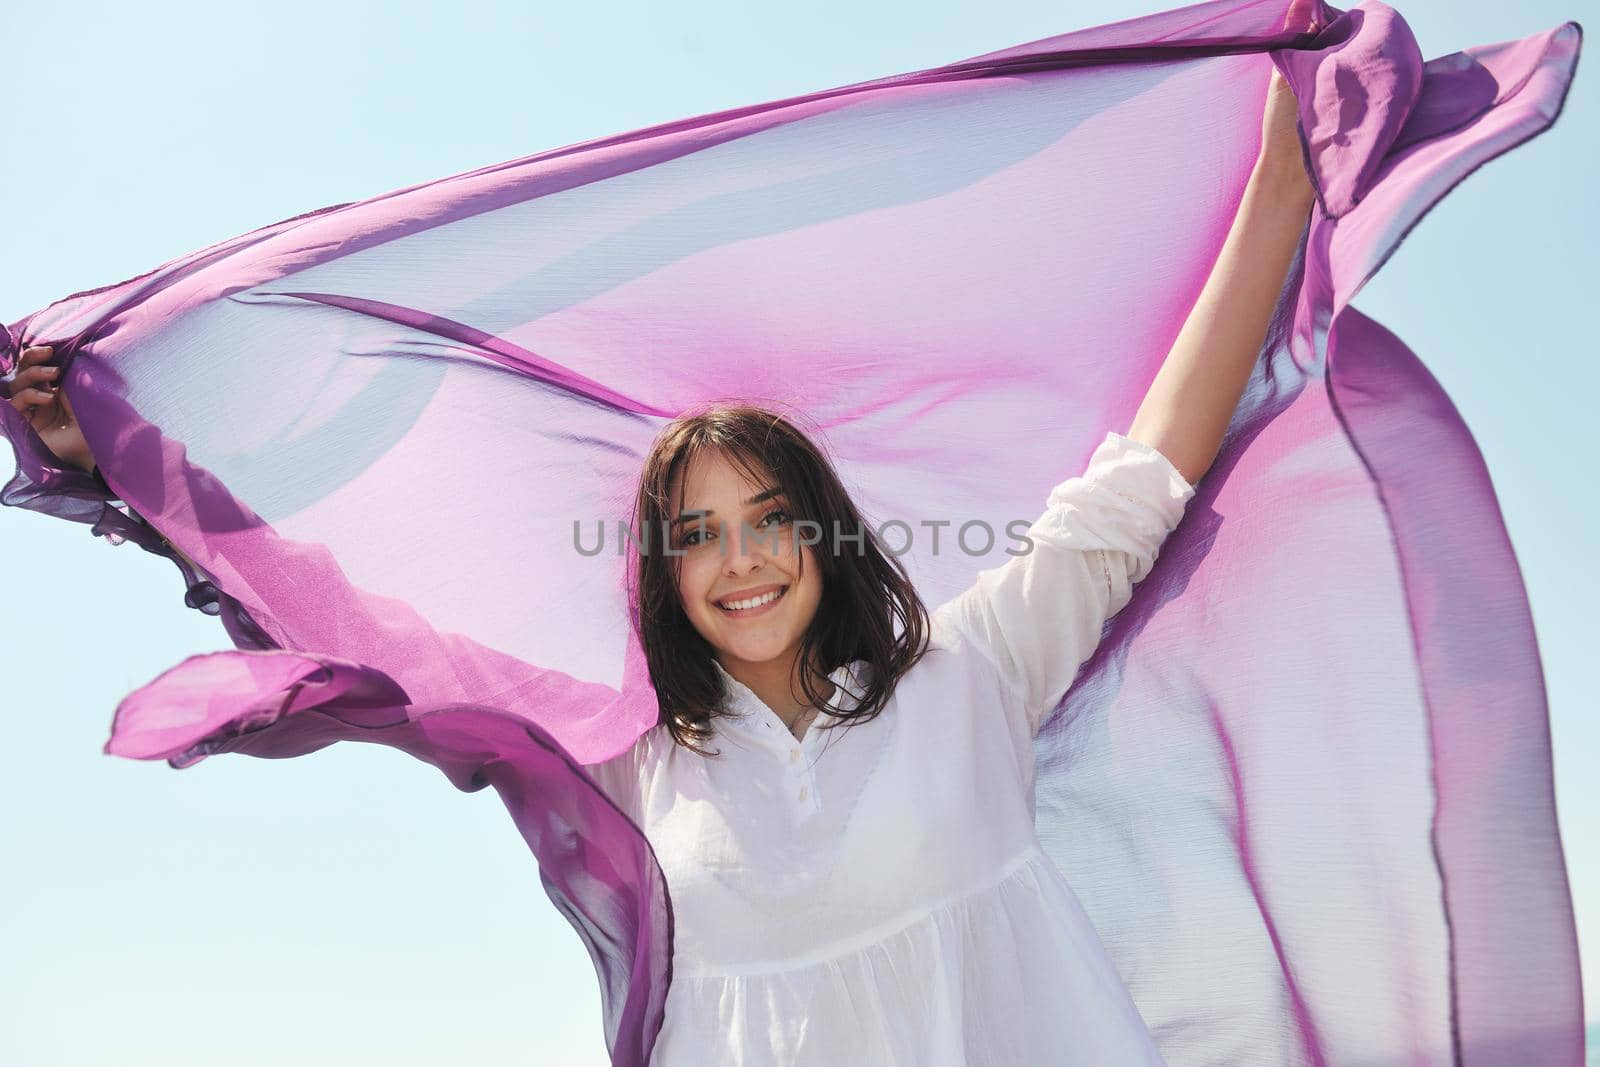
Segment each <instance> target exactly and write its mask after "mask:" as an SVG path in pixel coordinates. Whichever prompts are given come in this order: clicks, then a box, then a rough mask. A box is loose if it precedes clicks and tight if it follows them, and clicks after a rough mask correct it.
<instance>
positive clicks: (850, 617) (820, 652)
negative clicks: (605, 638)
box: [628, 404, 928, 754]
mask: <svg viewBox="0 0 1600 1067" xmlns="http://www.w3.org/2000/svg"><path fill="white" fill-rule="evenodd" d="M703 453H712V454H718V455H721V456H723V457H724V458H726V459H727V460H728V461H729V462H730V463H732V464H733V465H734V466H735V467H737V468H738V469H739V470H740V471H741V472H742V473H743V474H744V475H745V476H746V477H747V478H749V479H750V480H751V481H753V482H755V483H756V484H758V485H775V486H778V487H780V488H781V489H782V490H783V493H784V496H785V498H786V499H787V500H788V508H787V510H788V512H789V514H790V518H791V521H798V520H809V521H810V522H813V523H815V524H816V526H814V527H812V529H813V530H820V531H821V541H820V542H819V543H817V544H815V545H813V546H812V557H813V558H814V559H815V560H816V561H817V563H818V566H819V567H820V569H821V575H820V577H821V580H822V597H821V601H820V603H819V604H818V605H817V613H816V616H815V618H814V619H813V620H812V624H811V626H810V627H809V628H808V630H807V631H806V633H805V635H804V636H803V637H802V639H801V644H800V661H799V662H800V668H801V669H800V672H799V673H800V685H801V690H802V692H803V693H804V695H805V699H806V701H807V702H808V703H810V704H812V705H816V706H819V707H823V706H825V707H826V708H827V710H828V712H829V713H830V714H834V715H837V716H838V717H839V718H840V719H842V720H843V722H841V723H837V724H835V723H827V724H822V725H820V726H819V727H817V728H819V729H830V728H832V727H833V726H834V725H851V724H853V723H856V722H865V721H867V720H870V719H872V718H874V717H875V716H877V715H878V713H879V712H881V711H882V710H883V707H884V705H885V704H887V703H888V701H889V697H890V695H891V694H892V693H893V692H894V688H895V685H896V684H897V683H898V682H899V680H900V678H901V677H902V676H903V675H904V674H905V673H906V672H907V671H908V670H910V669H911V667H912V666H913V665H914V664H916V662H917V661H918V660H920V659H921V658H922V656H923V654H924V653H925V652H926V651H927V644H928V612H927V609H926V608H925V607H924V606H923V603H922V599H921V597H919V596H918V595H917V591H916V588H915V587H914V586H913V585H912V583H911V578H910V576H909V575H908V574H907V572H906V569H905V567H904V566H903V565H902V564H901V563H900V561H899V560H898V559H896V558H895V557H894V556H892V555H890V554H888V553H886V552H885V551H884V550H883V545H882V543H881V542H880V541H879V539H878V537H877V533H876V531H874V530H872V529H871V528H870V527H869V526H868V525H867V524H866V523H865V522H864V521H863V520H862V517H861V513H860V511H859V510H858V509H857V508H856V505H855V502H854V501H853V500H851V499H850V494H849V493H848V492H846V490H845V488H844V485H843V484H842V483H841V482H840V481H839V476H838V474H837V473H836V472H835V471H834V469H833V465H832V463H830V462H829V460H828V458H827V457H826V456H825V455H824V454H823V453H822V451H821V450H820V449H819V448H818V447H817V446H816V445H815V444H813V443H812V441H811V440H810V439H809V438H808V437H807V436H806V435H805V434H804V433H802V432H801V431H800V430H799V429H797V428H796V427H795V425H794V424H793V423H792V422H790V421H789V420H788V419H786V418H784V417H783V416H781V415H779V414H777V413H775V412H773V411H769V410H767V409H765V408H761V407H758V406H755V405H753V404H714V405H711V406H709V407H706V408H703V409H700V410H698V411H696V412H693V413H690V414H687V415H684V416H682V417H680V418H678V419H675V420H674V421H673V422H671V423H669V424H668V425H667V427H666V428H665V429H664V430H662V432H661V434H660V436H658V437H657V438H656V441H655V444H654V446H653V447H652V448H651V450H650V454H649V456H647V457H646V459H645V463H644V470H643V473H642V474H641V476H640V479H639V490H638V495H637V497H636V498H635V501H634V508H633V512H634V515H633V521H634V523H635V528H634V531H633V535H634V538H635V548H634V551H631V552H629V553H628V559H629V574H628V588H629V596H630V605H629V606H630V609H631V613H632V616H633V626H634V629H635V631H636V632H637V633H638V635H639V640H640V643H641V644H642V645H643V647H644V653H645V658H646V661H647V663H648V665H649V669H650V680H651V683H652V684H653V685H654V686H655V690H656V696H657V700H658V702H659V704H660V706H661V719H660V722H661V723H664V724H665V725H666V727H667V729H668V730H669V731H670V732H671V734H672V738H673V740H674V741H676V742H677V743H678V744H681V745H684V746H686V747H688V748H691V749H694V750H695V751H699V752H702V753H703V754H704V750H703V749H701V748H700V747H699V742H702V741H704V740H706V739H707V738H709V737H710V736H711V734H712V725H711V724H712V720H713V719H715V718H717V717H718V716H720V715H723V714H726V713H725V712H723V711H722V710H721V709H722V707H723V700H724V698H725V697H726V691H725V686H724V684H723V678H722V675H721V673H720V672H719V671H718V670H717V666H716V663H715V659H714V649H713V648H712V646H711V644H710V642H708V641H707V640H706V639H705V638H704V637H702V636H701V635H700V632H699V631H698V630H696V629H695V628H694V624H693V623H692V622H691V621H690V619H689V617H688V615H687V614H686V613H685V612H684V609H683V604H682V602H681V601H680V598H679V595H678V567H679V562H678V561H679V558H680V557H678V556H676V555H669V554H668V553H667V552H665V551H662V542H663V536H662V535H663V532H664V531H666V530H667V529H668V525H669V523H670V522H671V520H672V518H674V517H676V516H677V515H678V514H679V505H681V503H682V501H681V500H678V501H673V500H671V499H669V496H670V489H669V487H670V486H671V484H672V480H673V478H674V477H675V476H676V475H678V474H679V473H680V472H686V471H687V469H688V465H689V462H690V461H691V460H692V459H693V458H694V457H695V456H696V455H700V454H703ZM679 492H680V495H681V492H682V486H681V485H680V487H679ZM835 531H837V534H836V533H835ZM813 536H815V535H813ZM652 538H653V540H652ZM800 566H801V567H804V566H805V561H804V557H803V556H802V558H801V561H800ZM896 624H898V627H899V632H898V633H896ZM855 660H865V661H866V663H867V664H868V665H869V667H870V670H868V671H866V672H864V673H865V675H866V677H865V679H864V682H865V685H864V692H863V693H862V694H861V695H860V700H859V701H858V702H857V704H856V707H855V708H854V709H852V710H850V711H845V710H843V709H842V708H839V707H835V706H833V705H832V704H828V705H823V703H822V701H823V699H824V698H825V697H826V696H827V695H828V694H824V693H816V692H813V691H812V679H813V678H814V677H819V676H825V675H827V674H829V673H831V672H832V671H833V670H834V669H836V668H838V667H840V666H842V665H844V664H847V663H851V662H853V661H855Z"/></svg>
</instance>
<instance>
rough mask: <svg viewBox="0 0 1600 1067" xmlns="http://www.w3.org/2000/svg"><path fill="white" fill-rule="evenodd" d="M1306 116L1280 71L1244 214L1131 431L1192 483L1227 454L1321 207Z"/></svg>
mask: <svg viewBox="0 0 1600 1067" xmlns="http://www.w3.org/2000/svg"><path fill="white" fill-rule="evenodd" d="M1297 108H1298V104H1297V102H1296V100H1295V96H1294V93H1293V92H1292V91H1291V90H1290V89H1289V84H1288V82H1286V81H1285V80H1284V79H1283V75H1281V74H1279V73H1278V71H1277V69H1276V68H1274V69H1273V72H1272V85H1271V87H1270V88H1269V89H1268V91H1267V106H1266V109H1265V111H1264V112H1263V113H1262V117H1261V151H1260V153H1259V155H1258V156H1257V158H1256V165H1255V169H1254V170H1253V171H1252V172H1251V175H1250V181H1249V183H1248V184H1247V185H1246V187H1245V191H1244V198H1243V200H1242V201H1241V203H1240V206H1239V213H1238V214H1237V215H1236V216H1235V217H1234V220H1233V227H1232V228H1231V229H1230V230H1229V231H1228V236H1227V239H1226V241H1225V242H1224V243H1223V246H1222V251H1221V253H1220V254H1219V255H1218V257H1217V262H1216V265H1215V266H1214V267H1213V268H1212V269H1211V276H1210V277H1209V278H1208V279H1207V280H1206V284H1205V287H1204V288H1203V289H1202V290H1201V292H1200V297H1199V299H1198V300H1197V301H1196V302H1195V306H1194V309H1193V310H1192V311H1191V312H1190V313H1189V318H1188V320H1187V321H1185V323H1184V325H1183V329H1181V330H1180V331H1178V337H1177V340H1176V341H1175V342H1174V343H1173V345H1172V349H1171V351H1170V352H1168V354H1167V358H1166V360H1165V362H1163V363H1162V365H1161V370H1160V371H1159V372H1157V374H1156V377H1155V380H1154V381H1153V382H1152V383H1151V385H1150V389H1149V391H1148V392H1147V393H1146V394H1145V398H1144V401H1143V403H1141V404H1140V405H1139V410H1138V412H1137V413H1136V414H1135V416H1134V419H1133V425H1132V426H1131V427H1129V429H1128V434H1127V435H1128V436H1129V437H1131V438H1134V439H1135V440H1138V441H1143V442H1144V443H1146V444H1148V445H1151V446H1153V447H1155V448H1157V449H1160V451H1161V453H1162V455H1164V456H1166V457H1167V458H1168V459H1170V460H1171V461H1172V463H1173V465H1174V466H1176V467H1177V468H1178V470H1179V471H1181V472H1182V473H1183V476H1184V477H1185V478H1186V479H1188V480H1189V481H1190V482H1191V483H1193V482H1198V481H1199V480H1200V476H1201V475H1202V474H1204V473H1205V472H1206V471H1207V470H1208V469H1209V468H1210V466H1211V463H1212V461H1213V460H1215V459H1216V458H1217V450H1218V449H1220V448H1221V447H1222V437H1223V434H1224V433H1225V432H1226V431H1227V428H1228V423H1229V421H1230V420H1232V418H1233V413H1234V410H1235V409H1236V408H1237V407H1238V405H1239V398H1240V396H1242V395H1243V393H1244V387H1245V385H1246V383H1247V382H1248V381H1249V380H1250V371H1251V369H1252V368H1253V367H1254V366H1255V362H1256V357H1257V356H1258V355H1259V354H1260V352H1261V345H1262V343H1263V342H1264V341H1265V340H1266V336H1267V326H1268V323H1269V321H1270V319H1271V317H1272V311H1273V308H1274V307H1275V306H1276V304H1277V301H1278V295H1279V293H1280V292H1281V291H1282V288H1283V283H1284V279H1285V277H1286V276H1287V275H1288V272H1289V265H1290V264H1291V263H1292V262H1293V261H1294V253H1295V249H1296V248H1297V247H1298V246H1299V243H1300V237H1301V234H1302V233H1304V231H1305V224H1306V218H1307V216H1308V214H1309V213H1310V211H1311V206H1312V204H1314V203H1315V202H1316V193H1315V190H1314V189H1313V188H1312V185H1311V179H1310V177H1309V176H1308V175H1307V174H1306V169H1305V163H1304V161H1303V158H1302V156H1301V152H1300V138H1299V134H1298V133H1297V132H1296V126H1295V119H1296V114H1297Z"/></svg>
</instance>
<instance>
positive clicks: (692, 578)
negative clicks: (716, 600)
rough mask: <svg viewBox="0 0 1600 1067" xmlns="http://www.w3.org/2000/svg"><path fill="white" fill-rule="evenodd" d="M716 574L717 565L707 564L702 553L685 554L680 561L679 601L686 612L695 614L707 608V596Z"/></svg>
mask: <svg viewBox="0 0 1600 1067" xmlns="http://www.w3.org/2000/svg"><path fill="white" fill-rule="evenodd" d="M716 575H717V572H716V566H715V565H714V564H713V565H711V566H707V565H706V561H705V557H704V556H702V555H690V556H685V557H684V558H683V559H682V560H680V561H679V562H678V601H679V603H681V604H682V605H683V607H684V611H685V612H687V613H689V614H693V613H694V612H697V611H698V612H704V611H705V610H706V603H705V601H706V597H707V596H708V595H709V594H710V592H711V584H712V583H713V582H714V581H715V580H716Z"/></svg>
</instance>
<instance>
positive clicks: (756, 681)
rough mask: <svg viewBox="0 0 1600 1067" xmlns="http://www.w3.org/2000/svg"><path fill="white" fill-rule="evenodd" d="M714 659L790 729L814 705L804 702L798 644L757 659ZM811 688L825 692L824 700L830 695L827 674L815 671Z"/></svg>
mask: <svg viewBox="0 0 1600 1067" xmlns="http://www.w3.org/2000/svg"><path fill="white" fill-rule="evenodd" d="M717 662H719V663H721V664H722V669H723V670H725V671H727V672H728V673H729V674H731V675H732V676H733V677H734V679H735V680H736V681H738V682H739V683H740V684H741V685H744V686H747V687H748V688H749V689H750V691H751V692H752V693H754V694H755V695H756V696H757V697H759V698H760V700H761V702H762V703H763V704H765V705H766V706H767V707H769V708H771V709H772V710H773V712H774V713H775V714H776V715H777V716H778V718H780V719H782V720H783V722H784V724H785V725H786V726H788V727H789V728H790V729H791V730H792V729H793V728H794V725H795V723H796V722H797V721H799V720H800V719H801V718H803V717H804V716H805V715H806V714H808V713H809V712H810V711H811V709H812V707H813V705H811V704H809V703H807V702H806V699H805V694H804V692H803V691H802V689H801V685H800V650H799V648H798V647H797V648H794V649H792V650H790V651H789V652H787V653H785V654H784V655H782V656H779V657H777V658H775V659H769V660H763V661H761V662H759V663H751V662H747V661H745V660H737V659H733V658H731V657H726V656H718V657H717ZM812 688H813V689H815V690H817V691H818V692H821V693H823V694H825V695H824V697H823V699H824V700H831V699H832V692H831V690H832V688H833V686H832V685H831V683H830V682H829V681H828V677H827V675H824V674H820V673H819V674H817V675H815V676H814V677H813V679H812Z"/></svg>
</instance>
